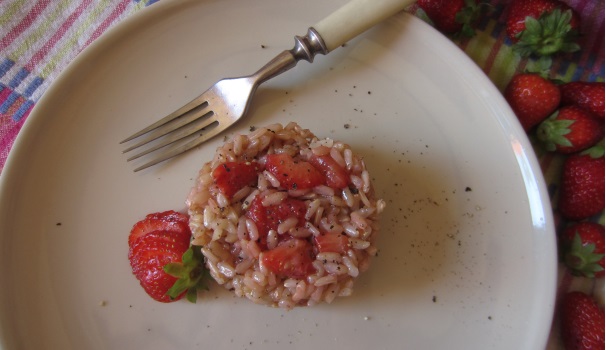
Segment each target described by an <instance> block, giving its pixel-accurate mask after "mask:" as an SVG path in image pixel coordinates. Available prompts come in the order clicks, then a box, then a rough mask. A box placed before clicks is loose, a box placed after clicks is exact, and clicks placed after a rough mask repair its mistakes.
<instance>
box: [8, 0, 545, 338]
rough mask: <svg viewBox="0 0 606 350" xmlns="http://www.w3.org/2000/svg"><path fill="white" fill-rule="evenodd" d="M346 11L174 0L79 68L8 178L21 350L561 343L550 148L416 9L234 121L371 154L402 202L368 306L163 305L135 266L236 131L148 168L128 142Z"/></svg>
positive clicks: (41, 112)
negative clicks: (538, 152)
mask: <svg viewBox="0 0 606 350" xmlns="http://www.w3.org/2000/svg"><path fill="white" fill-rule="evenodd" d="M341 3H343V1H323V0H314V1H283V0H262V1H255V2H254V3H253V2H249V1H245V0H222V1H193V0H192V1H162V2H160V3H158V4H156V5H153V6H151V7H150V8H148V9H145V10H143V11H141V13H139V14H137V15H136V16H134V17H133V18H131V19H129V20H127V21H125V22H124V23H122V24H120V25H119V26H118V27H116V28H115V29H114V30H111V31H110V32H109V33H107V34H106V35H104V36H103V37H102V38H100V39H99V40H98V41H97V42H95V43H94V44H93V45H92V46H91V47H90V48H88V49H87V50H85V52H83V53H82V55H80V56H79V57H78V59H77V60H76V61H75V62H73V64H72V65H71V66H70V67H69V69H67V71H66V72H65V73H64V74H63V75H62V76H61V77H60V79H58V80H57V81H56V83H55V84H54V85H53V86H52V87H51V88H50V89H49V90H48V92H47V93H46V94H45V95H44V96H43V98H42V100H41V101H40V102H39V103H38V105H37V106H36V108H35V110H34V111H33V112H32V114H31V116H30V117H29V120H28V121H27V123H26V125H25V126H24V128H23V130H22V132H21V135H19V138H18V139H17V141H16V143H15V145H14V149H13V151H12V153H11V155H10V158H9V160H8V163H7V166H6V168H5V169H4V172H3V174H2V178H1V180H2V184H1V186H2V187H1V193H0V195H1V196H0V273H1V276H2V288H0V317H1V324H0V330H1V339H2V345H3V346H4V348H6V349H21V348H38V349H169V348H180V349H194V348H198V347H199V348H208V349H216V348H219V349H227V348H234V349H282V348H298V349H328V348H331V347H332V348H339V349H371V348H372V349H395V348H398V349H440V348H448V349H539V348H542V347H543V346H544V344H545V342H546V339H547V335H548V332H549V328H550V324H551V316H552V308H553V304H554V294H555V276H556V254H555V242H554V235H553V225H552V218H551V214H550V209H549V201H548V198H547V196H546V191H545V186H544V183H543V180H542V177H541V175H540V169H539V168H538V166H537V162H536V160H535V158H534V154H533V151H532V149H531V147H530V145H529V143H528V141H527V139H526V138H525V136H524V133H523V131H522V130H521V128H520V127H519V126H518V124H517V122H516V120H515V118H514V117H513V115H512V113H511V111H510V109H509V108H508V106H507V104H506V103H505V102H504V100H503V99H502V97H501V95H500V94H499V92H498V90H497V89H496V88H495V87H494V86H493V85H492V84H491V83H490V82H489V81H488V80H487V78H486V77H485V75H484V74H483V73H482V72H481V71H480V70H479V69H478V68H477V67H476V66H475V65H474V64H473V63H472V62H471V61H470V60H469V59H468V58H467V57H466V56H465V55H464V54H463V53H462V52H461V51H460V50H459V49H457V48H456V47H455V46H453V45H452V44H451V43H450V42H449V41H448V40H447V39H446V38H444V37H443V36H441V35H440V34H438V33H437V32H436V31H434V30H433V29H432V28H431V27H430V26H428V25H426V24H425V23H423V22H422V21H420V20H418V19H415V18H414V17H412V16H410V15H405V14H400V15H398V16H396V17H395V18H392V19H390V20H389V21H387V22H386V23H383V24H381V25H379V26H378V27H376V28H374V29H372V30H371V31H369V32H367V33H365V34H364V35H363V36H361V37H359V38H357V39H356V40H354V41H352V42H351V43H349V44H348V45H346V46H345V47H343V48H339V49H338V50H336V51H335V52H333V53H331V54H330V55H328V56H318V57H316V61H315V62H314V63H313V64H309V63H307V62H302V63H300V64H299V66H298V67H296V68H295V69H293V70H292V71H290V72H288V73H286V74H285V75H283V76H280V77H278V78H276V79H275V80H272V81H270V82H268V83H266V84H265V85H263V86H262V87H261V89H260V90H259V91H258V93H257V95H256V97H255V100H254V104H253V106H252V110H251V113H250V114H249V116H248V117H247V118H246V119H245V120H243V121H242V122H240V123H239V124H238V125H236V126H235V127H234V128H233V129H230V131H229V132H228V135H232V134H233V133H235V132H247V131H248V129H249V127H250V126H252V125H254V126H262V125H264V124H269V123H273V122H283V123H287V122H288V121H291V120H292V121H297V122H299V123H300V124H301V125H303V126H304V127H307V128H310V129H311V130H313V131H314V132H315V133H317V134H318V135H320V136H322V137H333V138H337V139H340V140H343V141H345V142H347V143H349V144H351V145H352V146H353V147H354V149H356V150H357V151H358V153H360V154H362V155H364V156H365V159H366V161H367V165H368V167H369V168H370V169H371V171H372V173H373V176H374V179H375V184H376V187H377V190H378V193H379V195H380V196H382V197H383V198H385V199H386V201H387V203H388V209H387V210H386V212H385V213H384V215H383V218H382V219H383V225H382V227H383V231H382V236H381V238H380V242H379V244H378V246H379V249H380V253H379V256H378V257H377V258H376V259H374V261H373V266H372V267H371V269H370V270H369V271H368V272H367V273H365V274H364V275H363V276H362V277H361V278H360V279H359V280H358V281H357V282H358V283H357V285H356V288H355V291H354V295H353V296H352V297H349V298H342V299H338V301H336V302H335V303H333V304H332V305H322V306H317V307H313V308H299V309H295V310H293V311H289V312H287V311H283V310H280V309H273V308H268V307H263V306H258V305H254V304H252V303H251V302H249V301H247V300H241V299H237V298H235V297H234V296H232V295H231V294H230V293H229V292H227V291H224V290H222V289H221V288H217V287H213V288H212V290H211V292H210V293H208V294H205V295H202V296H201V300H200V301H199V302H198V304H195V305H193V304H189V303H187V302H186V301H181V302H177V303H172V304H167V305H165V304H160V303H157V302H154V301H152V300H151V299H150V298H149V297H147V296H146V295H145V294H144V292H143V290H142V289H141V288H140V287H139V285H138V282H137V281H136V280H135V278H134V277H133V276H132V274H131V271H130V267H129V264H128V260H127V235H128V232H129V230H130V227H131V226H132V225H133V224H134V223H135V222H136V221H137V220H139V219H141V218H142V217H143V216H144V215H145V214H147V213H150V212H154V211H160V210H168V209H177V210H181V209H184V200H185V197H186V195H187V193H188V191H189V188H190V186H191V185H192V182H193V178H194V177H195V175H196V173H197V170H198V168H199V167H200V166H201V164H202V163H203V162H205V161H206V160H208V159H209V157H210V155H211V154H212V153H213V152H214V149H215V148H216V147H217V146H218V145H219V144H220V143H221V142H222V139H223V137H219V138H217V139H216V140H214V141H213V142H211V143H208V144H207V145H205V146H204V147H201V148H199V149H197V150H195V151H193V152H190V153H188V154H187V155H185V156H182V157H180V158H178V159H176V160H173V161H169V162H166V163H163V164H162V165H160V166H157V167H155V168H153V169H151V170H148V171H143V172H139V173H134V172H133V171H132V170H133V169H134V166H135V165H134V164H128V163H127V162H126V157H125V156H124V155H122V154H121V150H122V146H120V145H119V144H118V142H119V141H120V140H121V139H122V138H124V137H125V136H127V135H128V134H130V133H131V132H133V131H136V130H138V129H139V128H141V127H142V126H144V125H147V124H149V123H150V122H152V121H153V120H155V119H157V118H159V117H160V116H161V115H163V114H166V113H168V112H170V111H172V110H173V109H175V108H176V107H178V106H180V105H181V104H183V103H184V102H186V101H188V100H190V99H191V98H193V97H194V96H195V95H197V94H198V93H199V92H201V91H202V90H203V89H205V88H207V87H208V86H210V85H211V84H212V83H214V82H215V81H216V80H218V79H219V78H221V77H223V76H237V75H243V74H248V73H251V72H253V71H255V70H256V69H257V68H259V67H260V66H261V65H263V64H264V63H265V62H266V61H267V60H269V59H270V58H272V57H273V56H274V55H275V54H277V53H278V52H279V51H281V50H284V49H290V48H291V47H292V45H293V44H294V41H293V39H292V38H293V36H294V35H296V34H298V35H302V34H304V33H305V32H306V30H307V26H309V25H311V24H313V23H315V22H317V21H318V20H320V19H321V18H322V17H323V16H324V15H325V14H328V13H329V12H330V11H332V10H334V9H336V8H337V7H338V6H339V5H340V4H341ZM345 124H348V125H349V128H346V127H345Z"/></svg>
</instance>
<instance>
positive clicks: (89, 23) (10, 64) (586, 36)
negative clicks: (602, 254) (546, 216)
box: [0, 0, 604, 349]
mask: <svg viewBox="0 0 606 350" xmlns="http://www.w3.org/2000/svg"><path fill="white" fill-rule="evenodd" d="M156 1H157V0H147V1H144V0H100V1H93V0H54V1H51V0H1V1H0V171H1V170H2V168H3V166H4V163H5V161H6V157H7V155H8V153H9V151H10V148H11V146H12V144H13V141H14V140H15V138H16V137H17V134H18V133H19V130H20V129H21V127H22V125H23V122H24V121H25V120H26V119H27V117H28V115H29V113H30V111H31V110H32V107H33V106H34V105H35V104H36V102H37V101H38V100H39V99H40V97H41V96H42V94H43V93H44V92H45V91H46V89H47V88H48V87H49V85H50V84H52V82H53V81H54V80H55V79H56V77H57V76H58V74H60V73H61V72H62V71H63V70H64V69H65V67H66V66H67V65H68V64H69V63H70V62H71V61H72V60H73V59H74V58H75V57H76V55H77V54H78V53H79V52H80V51H81V50H82V49H84V48H85V47H86V46H87V45H89V44H90V43H91V42H93V41H94V40H95V39H96V38H98V37H99V36H100V35H101V34H103V33H104V32H105V31H106V30H107V29H109V28H110V27H112V26H114V25H116V24H117V23H119V22H120V21H121V20H123V19H124V18H126V17H128V16H130V15H132V14H134V13H136V12H137V11H138V10H140V9H141V8H143V7H145V6H149V5H151V4H153V3H154V2H156ZM488 2H489V3H490V4H491V5H492V11H490V12H489V13H488V15H486V16H484V17H483V18H482V19H481V20H480V22H479V23H478V25H477V31H478V33H477V35H476V36H475V37H473V38H472V39H454V38H453V39H452V40H453V41H454V42H455V43H456V44H457V45H458V46H459V47H460V48H461V50H463V51H464V52H465V53H466V54H467V55H468V56H469V57H470V58H471V59H472V60H473V61H474V62H476V64H477V65H478V66H479V67H481V68H482V69H483V70H484V72H485V73H486V75H487V76H488V77H489V78H490V79H491V80H492V81H493V83H494V84H495V85H496V86H497V87H498V88H499V89H500V90H501V91H503V90H504V88H505V86H506V85H507V83H508V82H509V80H510V79H511V77H512V76H513V74H515V73H516V72H520V71H523V70H524V69H525V68H526V67H527V66H528V65H529V64H531V63H532V61H529V60H528V59H521V58H520V57H519V56H518V55H516V54H515V53H514V51H513V50H512V48H511V41H510V40H509V39H508V38H507V37H506V34H505V18H506V11H504V10H505V8H506V7H507V4H508V3H509V1H507V0H491V1H488ZM565 2H566V3H568V4H569V5H570V6H572V7H573V8H574V9H575V10H576V11H577V12H578V13H579V14H580V16H581V32H582V33H583V36H582V38H581V41H580V45H581V47H582V50H581V51H579V52H577V53H574V54H566V55H560V56H557V57H556V58H555V59H554V62H553V66H552V69H551V74H552V77H553V78H559V79H561V80H564V81H577V80H581V81H604V0H565ZM407 11H409V12H410V13H413V14H415V15H417V16H419V17H421V18H424V17H425V16H424V15H423V13H422V11H421V10H419V8H418V7H417V6H416V5H412V6H410V7H409V8H408V9H407ZM530 138H531V140H533V137H532V135H530ZM535 151H536V153H537V156H538V158H539V162H540V165H541V168H542V170H543V174H544V176H545V179H546V181H547V184H548V187H549V192H550V195H551V196H552V200H553V198H555V197H556V196H557V190H558V179H559V174H560V171H561V165H562V159H563V158H562V157H560V156H556V155H553V154H551V153H547V152H544V151H542V150H541V148H540V147H538V146H537V147H535ZM555 220H556V227H557V228H558V231H559V230H561V229H562V228H563V227H565V226H566V225H567V223H566V222H565V221H563V220H561V219H560V218H559V217H558V215H557V213H556V214H555ZM592 220H593V221H596V222H600V223H601V224H604V213H603V212H602V214H600V215H598V216H596V217H595V218H592ZM570 290H583V291H585V292H587V293H591V294H593V295H594V296H595V297H596V298H597V299H598V300H599V301H600V303H601V304H602V305H604V279H603V278H602V279H597V280H592V279H587V278H580V277H573V276H572V275H571V274H570V273H569V271H568V270H567V269H566V268H564V267H563V266H561V267H560V271H559V280H558V296H562V295H563V294H564V293H565V292H567V291H570ZM547 347H548V349H561V348H562V345H561V342H560V339H559V329H558V313H557V312H556V314H555V318H554V323H553V328H552V334H551V336H550V339H549V344H548V346H547Z"/></svg>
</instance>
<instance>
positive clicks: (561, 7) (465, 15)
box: [417, 0, 605, 349]
mask: <svg viewBox="0 0 606 350" xmlns="http://www.w3.org/2000/svg"><path fill="white" fill-rule="evenodd" d="M417 5H418V6H419V7H420V8H421V9H423V11H424V12H425V14H426V15H427V17H428V18H429V20H430V21H431V22H432V23H433V24H434V25H435V27H436V28H437V29H438V30H440V31H442V32H443V33H445V34H449V35H454V36H455V37H457V36H472V35H474V30H473V24H474V21H476V20H477V19H478V18H479V17H480V16H481V14H482V11H486V10H490V9H491V6H489V5H487V4H483V3H481V2H480V1H478V0H418V2H417ZM602 6H603V5H602ZM503 15H504V16H505V17H504V18H505V25H506V33H507V36H508V39H509V40H510V42H511V43H512V48H513V50H514V52H515V53H517V54H518V55H520V58H523V59H526V60H528V61H529V62H534V63H535V68H534V69H532V70H528V71H524V72H518V73H516V74H515V75H514V76H513V77H512V79H511V80H510V82H509V83H508V85H507V87H506V88H505V91H504V96H505V99H506V100H507V102H508V103H509V104H510V106H511V108H512V110H513V111H514V113H515V115H516V116H517V118H518V120H519V122H520V124H521V125H522V127H523V128H524V130H525V131H526V133H527V134H528V136H529V138H530V139H531V140H532V141H533V142H534V143H535V144H536V147H537V148H538V149H537V151H538V152H549V153H550V154H551V155H552V156H553V157H555V158H558V159H559V158H562V159H563V166H562V169H561V180H560V184H559V191H558V197H557V200H556V201H555V204H554V214H555V216H556V218H557V219H561V221H562V225H561V227H562V228H561V229H560V230H559V231H560V232H558V236H559V240H558V242H559V248H560V252H561V253H560V256H561V258H562V261H563V263H564V264H565V265H566V266H567V268H568V269H569V271H570V272H571V273H572V274H574V275H576V276H582V277H581V278H603V277H604V226H603V225H602V224H599V223H596V222H595V221H597V219H596V218H599V217H601V216H603V213H604V94H605V89H604V83H603V82H583V81H574V82H563V81H559V80H556V79H551V78H550V77H549V73H548V72H549V69H550V68H551V63H552V57H554V56H555V55H559V54H562V53H570V52H574V51H578V50H580V49H581V48H580V46H579V44H578V43H577V41H578V40H577V38H578V35H579V28H580V26H581V19H580V16H579V14H578V13H577V12H575V11H574V9H573V8H571V7H570V6H568V5H567V4H566V3H565V2H563V1H559V0H512V1H511V2H509V3H507V4H506V6H505V12H504V13H503ZM599 283H604V282H603V281H600V282H599ZM560 299H561V302H560V303H559V308H558V314H559V316H560V321H561V336H562V340H563V342H564V344H565V347H566V349H604V310H603V309H602V308H601V307H600V306H598V304H597V303H596V301H594V300H593V298H592V297H591V296H589V295H588V294H585V293H582V292H571V293H568V294H566V295H564V296H561V298H560Z"/></svg>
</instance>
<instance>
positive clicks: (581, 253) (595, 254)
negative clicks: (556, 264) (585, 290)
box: [560, 222, 604, 278]
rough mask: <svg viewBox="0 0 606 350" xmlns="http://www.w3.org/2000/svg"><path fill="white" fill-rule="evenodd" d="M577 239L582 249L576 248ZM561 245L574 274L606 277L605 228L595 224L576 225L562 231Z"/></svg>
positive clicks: (565, 259) (566, 261)
mask: <svg viewBox="0 0 606 350" xmlns="http://www.w3.org/2000/svg"><path fill="white" fill-rule="evenodd" d="M577 236H578V238H577ZM575 239H578V240H579V242H578V243H580V245H581V246H580V247H575V244H574V242H575ZM560 243H561V247H562V249H563V252H562V255H563V258H564V262H565V263H566V265H567V266H568V267H569V268H570V269H571V270H572V273H573V274H575V275H579V276H586V277H590V278H592V277H603V276H604V226H602V225H600V224H597V223H595V222H577V223H574V224H572V225H570V226H568V227H567V228H566V229H565V230H564V231H562V235H561V238H560ZM591 245H593V249H591ZM600 256H601V258H600Z"/></svg>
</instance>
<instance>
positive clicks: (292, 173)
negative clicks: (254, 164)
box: [265, 153, 324, 190]
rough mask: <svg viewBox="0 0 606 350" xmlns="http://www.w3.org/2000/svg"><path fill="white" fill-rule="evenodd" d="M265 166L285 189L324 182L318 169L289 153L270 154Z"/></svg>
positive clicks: (307, 186) (308, 186) (311, 186)
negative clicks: (297, 159)
mask: <svg viewBox="0 0 606 350" xmlns="http://www.w3.org/2000/svg"><path fill="white" fill-rule="evenodd" d="M265 166H266V168H267V171H269V172H270V173H271V174H272V175H273V176H275V177H276V178H277V179H278V181H280V185H281V186H282V187H284V188H286V189H289V190H290V189H308V188H313V187H315V186H318V185H321V184H323V183H324V176H323V175H322V173H320V171H318V170H317V169H316V168H314V167H313V166H312V165H311V164H310V163H308V162H305V161H295V160H294V159H293V158H292V157H291V156H290V155H288V154H285V153H282V154H270V155H268V156H267V161H266V165H265Z"/></svg>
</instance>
